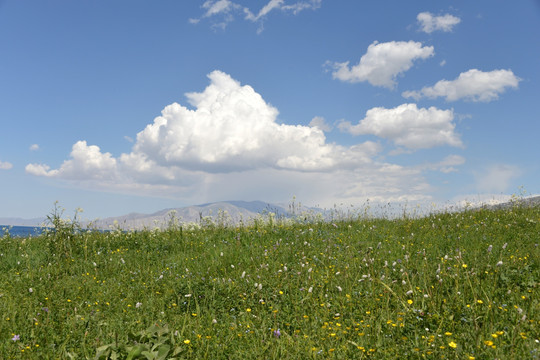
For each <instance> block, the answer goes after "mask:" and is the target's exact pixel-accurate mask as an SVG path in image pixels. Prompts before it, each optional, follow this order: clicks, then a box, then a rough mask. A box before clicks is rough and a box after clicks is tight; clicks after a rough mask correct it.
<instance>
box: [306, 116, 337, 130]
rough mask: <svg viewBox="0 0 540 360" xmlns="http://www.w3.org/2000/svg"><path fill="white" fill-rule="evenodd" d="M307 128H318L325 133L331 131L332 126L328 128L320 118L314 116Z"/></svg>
mask: <svg viewBox="0 0 540 360" xmlns="http://www.w3.org/2000/svg"><path fill="white" fill-rule="evenodd" d="M309 126H310V127H316V128H319V129H321V130H322V131H325V132H328V131H331V130H332V126H330V125H329V124H328V123H327V122H326V120H325V119H324V118H323V117H322V116H315V117H314V118H313V119H311V121H310V122H309Z"/></svg>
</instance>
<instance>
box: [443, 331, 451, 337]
mask: <svg viewBox="0 0 540 360" xmlns="http://www.w3.org/2000/svg"><path fill="white" fill-rule="evenodd" d="M444 335H446V336H450V335H452V333H451V332H448V331H447V332H445V333H444Z"/></svg>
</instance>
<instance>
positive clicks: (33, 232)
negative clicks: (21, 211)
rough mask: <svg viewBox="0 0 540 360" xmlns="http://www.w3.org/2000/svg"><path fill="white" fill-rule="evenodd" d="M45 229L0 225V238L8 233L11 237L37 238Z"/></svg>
mask: <svg viewBox="0 0 540 360" xmlns="http://www.w3.org/2000/svg"><path fill="white" fill-rule="evenodd" d="M45 229H46V228H45V227H41V226H8V225H0V238H1V237H3V236H4V235H6V234H7V233H8V232H9V235H11V237H29V236H38V235H40V234H41V233H42V232H43V231H45Z"/></svg>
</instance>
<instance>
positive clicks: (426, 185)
mask: <svg viewBox="0 0 540 360" xmlns="http://www.w3.org/2000/svg"><path fill="white" fill-rule="evenodd" d="M539 34H540V2H539V1H534V0H523V1H517V2H508V1H499V0H496V1H493V0H489V1H487V0H482V1H436V2H435V1H415V2H404V1H398V0H395V1H356V0H342V1H333V0H332V1H331V0H301V1H300V0H288V1H285V0H271V1H270V0H260V1H247V0H234V1H233V0H230V1H228V0H219V1H218V0H209V1H194V0H189V1H159V2H158V1H154V2H148V1H134V0H130V1H114V2H110V1H65V0H64V1H61V0H57V1H46V2H44V1H37V0H29V1H14V0H5V1H0V49H1V52H2V56H0V119H1V129H2V130H1V134H2V136H1V140H0V196H1V199H2V201H1V202H0V217H11V216H15V217H25V218H30V217H40V216H44V215H46V214H47V213H49V212H50V210H51V209H52V207H53V203H54V202H55V201H59V203H60V205H62V206H64V207H65V208H66V209H67V210H68V212H71V211H72V210H73V209H75V208H77V207H81V208H83V209H84V213H83V217H86V218H90V219H93V218H96V217H107V216H114V215H121V214H125V213H129V212H146V213H149V212H153V211H156V210H160V209H163V208H169V207H180V206H185V205H193V204H200V203H206V202H214V201H221V200H263V201H268V202H276V203H279V202H281V203H286V202H288V201H290V200H291V199H292V197H293V196H296V198H297V199H298V200H299V201H301V202H302V203H304V204H306V205H313V206H315V205H319V206H322V207H331V206H333V205H334V204H336V205H340V204H344V205H347V206H348V205H353V206H362V205H363V204H364V202H365V201H366V200H367V199H370V201H371V202H381V203H387V202H392V203H396V204H398V203H403V202H407V203H409V204H416V203H418V204H423V205H426V204H432V203H438V204H448V203H456V202H459V201H462V200H464V199H467V200H469V201H477V200H491V199H496V198H501V197H504V196H508V195H512V194H516V193H519V192H520V191H521V190H520V187H522V188H523V189H524V190H525V191H526V192H527V193H528V194H538V193H540V181H538V179H540V161H539V160H538V158H539V155H540V145H539V142H538V134H539V133H540V125H539V124H540V121H539V120H540V119H539V114H540V112H539V111H538V105H537V103H538V99H540V98H539V95H540V66H539V65H540V42H539V41H538V35H539Z"/></svg>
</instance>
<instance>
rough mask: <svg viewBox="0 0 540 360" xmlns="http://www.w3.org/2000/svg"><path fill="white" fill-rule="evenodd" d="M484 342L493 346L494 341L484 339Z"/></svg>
mask: <svg viewBox="0 0 540 360" xmlns="http://www.w3.org/2000/svg"><path fill="white" fill-rule="evenodd" d="M484 344H486V345H487V346H492V345H493V341H491V340H486V341H484Z"/></svg>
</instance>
